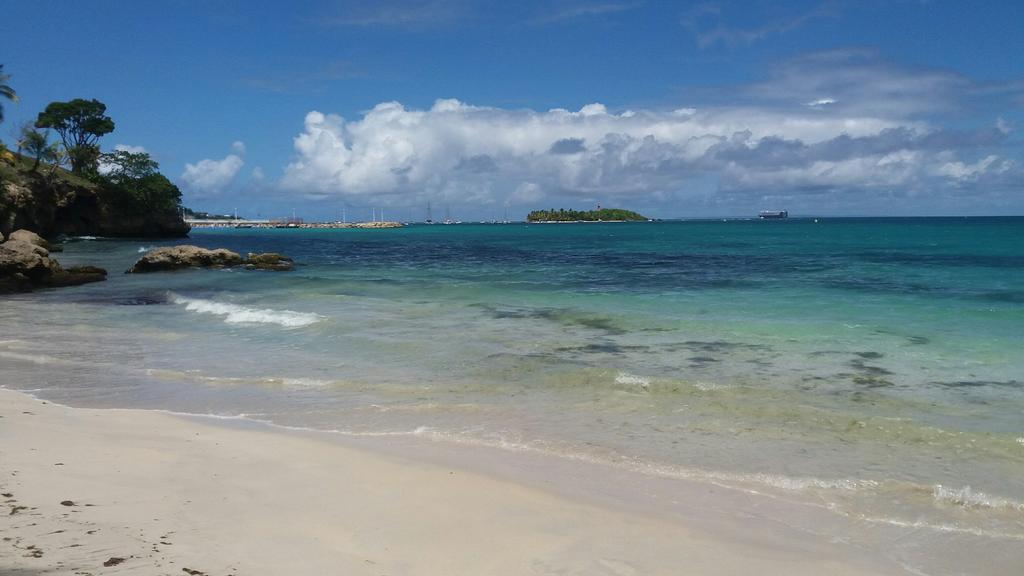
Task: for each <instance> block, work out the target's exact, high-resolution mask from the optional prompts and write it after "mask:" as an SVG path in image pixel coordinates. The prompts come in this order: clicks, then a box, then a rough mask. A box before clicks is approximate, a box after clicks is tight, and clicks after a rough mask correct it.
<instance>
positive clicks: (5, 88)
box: [0, 64, 18, 122]
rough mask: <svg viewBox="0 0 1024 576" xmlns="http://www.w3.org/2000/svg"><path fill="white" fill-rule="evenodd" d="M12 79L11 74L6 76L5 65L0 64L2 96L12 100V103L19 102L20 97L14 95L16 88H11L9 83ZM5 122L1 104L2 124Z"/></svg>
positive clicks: (0, 120)
mask: <svg viewBox="0 0 1024 576" xmlns="http://www.w3.org/2000/svg"><path fill="white" fill-rule="evenodd" d="M10 79H11V75H10V74H4V65H3V64H0V96H3V97H4V98H6V99H8V100H10V101H11V102H17V101H18V95H17V94H15V93H14V88H11V86H10V85H9V84H7V81H8V80H10ZM3 121H4V107H3V104H0V122H3Z"/></svg>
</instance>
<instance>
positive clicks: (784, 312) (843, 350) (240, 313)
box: [0, 217, 1024, 574]
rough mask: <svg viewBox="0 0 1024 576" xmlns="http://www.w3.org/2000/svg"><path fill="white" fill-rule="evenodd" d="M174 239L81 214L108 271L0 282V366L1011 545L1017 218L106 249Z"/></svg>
mask: <svg viewBox="0 0 1024 576" xmlns="http://www.w3.org/2000/svg"><path fill="white" fill-rule="evenodd" d="M176 243H182V242H180V241H179V242H153V241H141V240H134V241H132V240H105V239H76V240H74V241H69V242H68V243H67V244H66V247H65V251H64V252H63V253H62V254H58V255H56V256H57V258H58V259H59V260H60V261H61V262H62V263H63V264H65V266H67V265H73V264H85V263H88V264H95V265H99V266H103V267H106V268H107V269H109V270H110V271H111V275H110V277H109V280H108V281H107V282H103V283H97V284H91V285H86V286H81V287H76V288H70V289H61V290H52V291H43V292H38V293H33V294H26V295H16V296H11V297H5V298H4V299H3V301H2V302H3V304H2V306H0V366H2V367H3V370H2V372H0V386H3V387H7V388H12V389H17V390H25V391H29V392H31V393H32V394H34V395H36V396H39V397H41V398H44V399H48V400H52V401H55V402H59V403H63V404H69V405H72V406H88V407H111V408H146V409H159V410H168V411H174V412H182V413H188V414H206V415H216V416H219V417H223V418H241V419H249V420H254V421H260V422H268V423H272V424H274V425H279V426H287V427H298V428H308V429H313V430H327V431H333V432H336V433H339V434H343V435H351V436H353V437H360V436H367V437H390V436H401V437H410V438H419V439H422V440H423V441H429V442H443V443H451V444H453V445H457V444H467V445H472V446H475V447H486V448H488V449H494V450H499V451H507V452H509V453H510V454H514V453H531V454H542V455H546V456H550V457H552V458H560V459H566V460H576V461H581V462H587V463H589V464H591V465H597V466H606V467H608V468H610V469H615V470H617V471H620V472H623V471H625V472H627V473H630V474H637V475H640V476H643V477H652V476H653V477H659V478H664V479H668V480H671V479H682V480H686V481H696V482H707V483H710V484H712V485H714V486H716V487H718V488H721V489H724V490H735V491H739V492H742V493H744V494H751V495H759V496H763V497H765V498H773V499H776V500H777V501H784V502H792V503H794V505H810V506H815V507H817V508H820V509H821V510H823V511H825V512H824V513H826V514H829V515H831V516H833V517H834V519H835V522H831V521H830V522H827V523H822V522H820V521H815V522H810V521H808V522H807V523H806V525H800V526H798V528H799V529H801V530H807V531H810V532H817V533H819V534H820V535H823V536H824V537H827V538H832V539H835V540H837V541H846V542H849V543H850V545H851V546H863V547H865V548H868V549H872V550H879V551H880V552H881V553H882V554H885V555H886V556H888V557H890V558H893V559H895V560H897V561H898V562H900V563H901V564H902V565H904V566H906V567H907V569H908V570H909V571H911V572H916V573H921V574H960V573H972V574H975V573H977V574H982V573H991V574H997V573H1013V572H1003V569H1005V568H1014V569H1016V568H1020V569H1021V570H1024V352H1022V351H1024V218H1017V217H1006V218H878V219H873V218H819V219H788V220H779V221H758V220H701V221H671V222H641V223H585V224H560V225H556V224H522V223H513V224H460V225H410V226H407V227H404V228H400V229H381V230H353V229H339V230H313V229H308V230H307V229H299V230H293V229H287V230H279V229H269V230H261V229H238V230H236V229H223V230H219V229H218V230H214V229H202V230H194V231H193V232H192V234H191V239H190V240H188V241H187V243H192V244H196V245H199V246H204V247H210V248H213V247H225V248H229V249H232V250H235V251H238V252H240V253H243V255H244V253H246V252H263V251H275V252H281V253H284V254H286V255H289V256H291V257H293V258H294V259H295V260H296V262H297V263H298V266H297V268H296V270H295V271H293V272H287V273H272V272H253V271H244V270H192V271H184V272H174V273H158V274H141V275H124V274H121V273H120V272H121V271H123V270H125V269H127V268H128V267H129V266H130V265H131V264H132V263H133V262H134V260H135V259H136V258H138V257H139V256H140V253H141V252H144V251H145V250H147V249H149V248H152V247H155V246H159V245H170V244H176ZM789 523H790V524H792V522H789ZM1017 573H1019V572H1017Z"/></svg>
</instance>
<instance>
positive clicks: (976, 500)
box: [932, 484, 1024, 512]
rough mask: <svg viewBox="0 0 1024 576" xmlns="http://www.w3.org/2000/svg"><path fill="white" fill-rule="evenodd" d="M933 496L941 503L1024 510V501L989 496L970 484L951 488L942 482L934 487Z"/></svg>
mask: <svg viewBox="0 0 1024 576" xmlns="http://www.w3.org/2000/svg"><path fill="white" fill-rule="evenodd" d="M932 496H933V497H934V498H935V501H936V502H938V503H940V504H955V505H957V506H963V507H964V508H968V509H978V508H994V509H1004V510H1005V509H1008V510H1019V511H1021V512H1024V503H1022V502H1014V501H1013V500H1007V499H1006V498H999V497H995V496H989V495H988V494H985V493H984V492H975V491H974V490H971V487H970V486H964V487H963V488H949V487H947V486H943V485H942V484H936V485H935V486H934V487H933V489H932Z"/></svg>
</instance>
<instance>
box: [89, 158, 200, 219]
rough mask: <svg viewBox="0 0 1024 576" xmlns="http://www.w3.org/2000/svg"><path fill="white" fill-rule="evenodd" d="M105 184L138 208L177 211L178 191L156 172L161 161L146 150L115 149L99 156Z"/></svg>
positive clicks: (102, 178) (153, 210) (138, 210)
mask: <svg viewBox="0 0 1024 576" xmlns="http://www.w3.org/2000/svg"><path fill="white" fill-rule="evenodd" d="M99 161H100V165H101V166H102V171H103V174H102V175H101V176H100V179H101V181H102V182H103V183H104V184H105V186H106V188H107V189H108V190H110V191H111V192H113V193H115V194H119V195H121V197H122V199H123V200H124V201H125V202H126V203H127V204H129V205H130V206H131V207H132V208H133V209H134V210H135V211H137V212H169V211H177V209H178V207H179V206H180V205H181V191H180V190H178V187H177V186H175V185H174V184H173V183H171V181H170V180H168V179H167V178H166V177H165V176H164V175H163V174H161V173H160V172H159V170H160V165H159V164H157V162H156V161H155V160H153V159H152V158H151V157H150V156H149V154H147V153H145V152H128V151H125V150H115V151H114V152H110V153H107V154H102V155H101V156H100V157H99Z"/></svg>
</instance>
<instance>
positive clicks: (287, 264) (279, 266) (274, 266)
mask: <svg viewBox="0 0 1024 576" xmlns="http://www.w3.org/2000/svg"><path fill="white" fill-rule="evenodd" d="M294 267H295V262H294V261H293V260H292V259H291V258H289V257H287V256H282V255H281V254H278V253H277V252H265V253H263V254H253V253H252V252H250V253H249V255H248V257H247V258H246V260H245V268H246V270H273V271H277V272H286V271H288V270H291V269H292V268H294Z"/></svg>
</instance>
